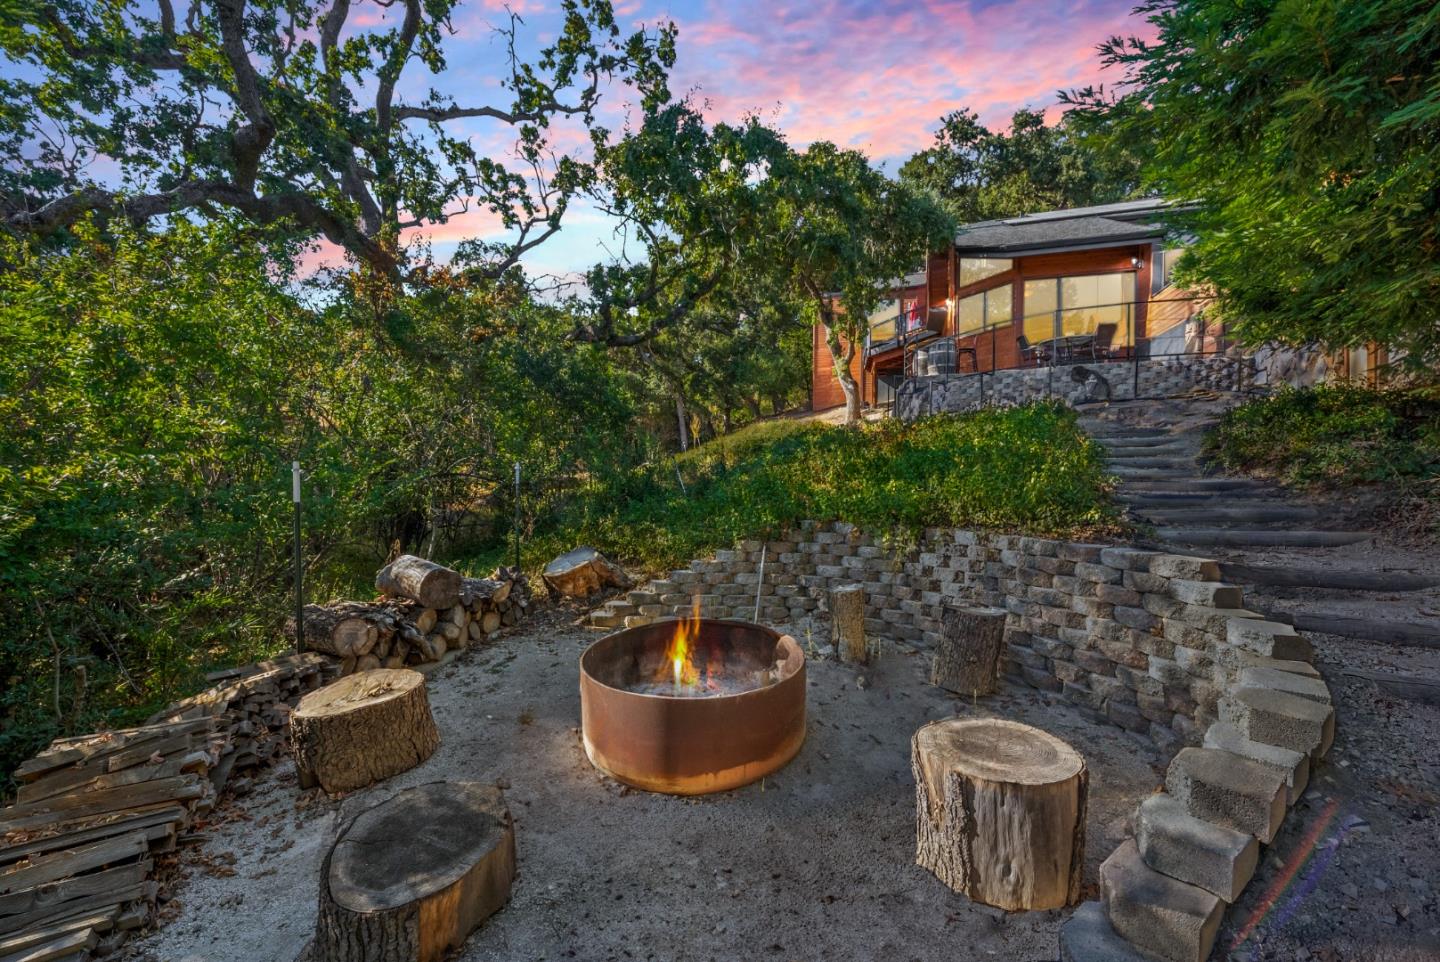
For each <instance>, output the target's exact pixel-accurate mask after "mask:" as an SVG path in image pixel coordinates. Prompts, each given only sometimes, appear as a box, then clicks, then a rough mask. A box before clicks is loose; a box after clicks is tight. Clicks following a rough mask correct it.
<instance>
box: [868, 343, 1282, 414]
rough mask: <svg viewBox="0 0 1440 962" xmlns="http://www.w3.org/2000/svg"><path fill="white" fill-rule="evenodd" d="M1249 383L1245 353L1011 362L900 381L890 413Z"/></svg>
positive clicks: (1152, 394) (1128, 396)
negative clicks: (1055, 363)
mask: <svg viewBox="0 0 1440 962" xmlns="http://www.w3.org/2000/svg"><path fill="white" fill-rule="evenodd" d="M1254 383H1255V363H1254V361H1253V360H1252V359H1251V358H1249V357H1247V356H1231V355H1220V354H1211V355H1198V354H1196V355H1190V354H1184V355H1175V356H1172V357H1153V358H1144V359H1141V360H1140V361H1139V362H1138V363H1137V362H1132V361H1105V362H1099V363H1095V364H1083V363H1082V364H1071V365H1064V366H1060V367H1037V368H1015V369H1011V370H1004V371H995V372H993V373H986V374H983V375H980V374H940V375H931V376H928V377H916V378H910V379H908V380H907V381H905V383H904V384H902V385H901V386H900V390H899V391H898V392H896V396H895V416H896V417H898V418H900V419H902V420H907V421H908V420H913V419H914V418H917V417H923V416H925V415H928V414H944V413H959V412H963V411H974V410H978V409H980V408H984V407H1008V406H1013V405H1017V404H1026V403H1029V402H1031V401H1040V400H1045V399H1047V398H1055V399H1057V400H1060V401H1062V402H1064V403H1066V404H1071V405H1073V404H1081V403H1084V402H1087V401H1107V400H1109V401H1128V400H1132V399H1134V398H1158V397H1179V396H1183V395H1186V394H1190V393H1193V392H1195V391H1246V390H1249V389H1250V388H1251V387H1253V386H1254Z"/></svg>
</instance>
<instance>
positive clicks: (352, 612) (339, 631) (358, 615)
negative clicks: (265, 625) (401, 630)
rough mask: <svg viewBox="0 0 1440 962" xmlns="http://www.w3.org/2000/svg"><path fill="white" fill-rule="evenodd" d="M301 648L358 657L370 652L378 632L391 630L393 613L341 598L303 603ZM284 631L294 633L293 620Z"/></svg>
mask: <svg viewBox="0 0 1440 962" xmlns="http://www.w3.org/2000/svg"><path fill="white" fill-rule="evenodd" d="M304 614H305V638H304V639H303V643H302V644H301V645H300V647H301V648H302V649H304V648H308V649H310V650H312V651H323V652H325V653H326V654H329V655H334V656H335V657H336V658H359V657H361V656H362V655H366V654H369V653H370V650H371V649H373V648H374V647H375V645H376V643H377V642H378V641H379V640H380V635H381V634H382V633H385V632H390V631H394V630H395V624H394V623H395V613H394V612H393V611H391V610H389V609H388V608H386V607H384V606H381V605H370V604H365V603H363V602H358V601H342V602H340V603H339V604H333V605H306V606H305V612H304ZM285 630H286V631H287V632H288V633H289V634H290V636H291V637H292V638H293V637H294V636H295V619H293V618H291V619H289V620H288V621H287V622H286V624H285Z"/></svg>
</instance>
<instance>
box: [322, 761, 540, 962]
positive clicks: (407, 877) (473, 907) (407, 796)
mask: <svg viewBox="0 0 1440 962" xmlns="http://www.w3.org/2000/svg"><path fill="white" fill-rule="evenodd" d="M514 878H515V830H514V827H513V825H512V823H511V820H510V812H509V810H508V809H507V808H506V807H505V799H504V797H503V795H502V794H501V792H500V790H499V789H498V788H496V787H494V786H491V785H480V784H477V783H474V782H435V783H432V784H429V785H421V786H418V787H416V788H409V789H406V790H405V791H403V792H400V793H399V794H398V795H396V796H395V797H394V798H391V799H390V800H389V801H387V802H384V803H382V804H380V805H377V806H376V807H374V808H372V809H370V810H369V811H367V812H364V813H362V814H360V815H359V816H357V817H356V818H355V820H354V821H352V822H351V823H350V824H349V825H348V826H347V827H346V828H345V830H344V831H343V832H341V834H340V836H339V838H338V839H337V840H336V842H335V845H334V847H332V848H331V850H330V852H329V854H328V855H327V856H326V857H325V861H324V864H323V865H322V866H321V870H320V905H319V912H318V915H317V918H316V924H315V940H314V943H313V950H312V955H311V958H312V959H313V960H314V962H412V960H413V962H437V960H439V959H443V958H446V957H448V956H449V955H450V954H451V953H453V952H454V950H455V949H457V948H458V947H459V946H460V945H461V944H462V943H463V942H464V941H465V939H466V937H468V936H469V934H470V933H471V932H472V931H473V930H474V929H475V928H476V927H477V926H479V925H480V923H482V922H484V921H485V919H487V918H489V917H490V916H491V915H493V914H494V913H495V912H497V911H499V909H500V908H501V907H502V906H504V904H505V902H506V901H507V900H508V899H509V898H510V885H511V882H512V881H513V880H514Z"/></svg>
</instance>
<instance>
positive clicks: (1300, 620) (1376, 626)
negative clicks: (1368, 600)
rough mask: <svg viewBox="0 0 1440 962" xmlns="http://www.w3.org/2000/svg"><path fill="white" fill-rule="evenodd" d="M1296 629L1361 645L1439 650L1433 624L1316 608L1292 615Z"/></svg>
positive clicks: (1438, 628) (1439, 641) (1437, 627)
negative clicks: (1316, 632)
mask: <svg viewBox="0 0 1440 962" xmlns="http://www.w3.org/2000/svg"><path fill="white" fill-rule="evenodd" d="M1292 618H1293V620H1294V622H1295V627H1297V628H1299V629H1301V630H1302V631H1321V632H1325V633H1326V634H1330V635H1340V636H1342V637H1345V638H1356V639H1359V640H1360V641H1379V642H1384V643H1386V644H1392V645H1416V646H1418V647H1421V648H1440V625H1437V624H1436V623H1435V622H1434V621H1430V622H1412V621H1392V620H1389V619H1385V618H1356V617H1354V616H1352V615H1346V614H1341V613H1338V612H1328V611H1324V610H1319V609H1315V608H1309V609H1307V610H1306V611H1297V612H1295V613H1294V615H1292Z"/></svg>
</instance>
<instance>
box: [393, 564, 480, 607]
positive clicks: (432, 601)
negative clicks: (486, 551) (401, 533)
mask: <svg viewBox="0 0 1440 962" xmlns="http://www.w3.org/2000/svg"><path fill="white" fill-rule="evenodd" d="M462 581H463V578H462V577H461V575H460V572H458V571H452V570H451V569H449V568H447V567H445V566H444V565H437V564H436V563H435V562H433V561H426V560H425V559H424V558H417V557H415V556H414V555H413V554H404V555H401V556H400V557H398V558H396V559H395V560H394V561H392V562H390V563H389V564H388V565H386V566H385V567H383V568H381V569H380V570H379V571H378V572H376V573H375V587H376V588H377V589H379V590H380V591H382V592H384V593H385V594H387V595H390V596H392V597H396V598H409V599H410V600H412V601H418V602H420V604H422V605H424V606H425V607H426V608H441V609H444V608H450V607H452V606H454V605H457V604H459V603H460V584H461V582H462Z"/></svg>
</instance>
